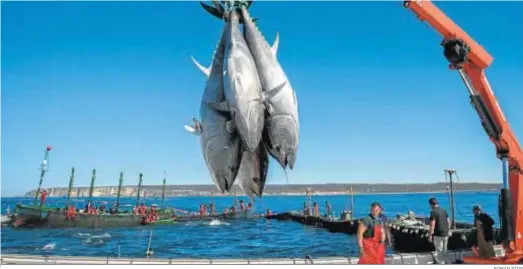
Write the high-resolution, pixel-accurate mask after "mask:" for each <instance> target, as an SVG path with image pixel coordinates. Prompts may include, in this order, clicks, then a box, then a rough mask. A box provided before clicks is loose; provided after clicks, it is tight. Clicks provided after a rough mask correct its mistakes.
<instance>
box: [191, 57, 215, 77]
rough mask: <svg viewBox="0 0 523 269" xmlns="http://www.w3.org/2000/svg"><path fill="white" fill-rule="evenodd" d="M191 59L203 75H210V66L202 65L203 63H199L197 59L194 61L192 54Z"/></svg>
mask: <svg viewBox="0 0 523 269" xmlns="http://www.w3.org/2000/svg"><path fill="white" fill-rule="evenodd" d="M191 60H192V62H193V63H194V64H195V65H196V67H198V69H200V71H202V72H203V73H204V74H205V76H207V78H209V76H210V75H211V67H203V65H201V64H200V63H199V62H198V61H196V59H194V57H192V56H191Z"/></svg>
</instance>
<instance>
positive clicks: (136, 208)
mask: <svg viewBox="0 0 523 269" xmlns="http://www.w3.org/2000/svg"><path fill="white" fill-rule="evenodd" d="M133 214H135V215H138V207H137V206H136V205H135V206H134V207H133Z"/></svg>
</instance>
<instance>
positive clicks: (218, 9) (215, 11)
mask: <svg viewBox="0 0 523 269" xmlns="http://www.w3.org/2000/svg"><path fill="white" fill-rule="evenodd" d="M213 4H214V6H215V7H211V6H209V5H207V4H205V3H204V2H200V5H201V6H202V7H203V9H205V11H207V12H209V13H210V14H211V15H213V16H215V17H217V18H218V19H220V20H221V19H223V18H224V16H223V15H224V9H223V7H222V6H221V5H220V4H219V3H217V2H216V1H213Z"/></svg>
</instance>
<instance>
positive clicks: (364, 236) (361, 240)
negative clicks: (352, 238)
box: [358, 202, 386, 264]
mask: <svg viewBox="0 0 523 269" xmlns="http://www.w3.org/2000/svg"><path fill="white" fill-rule="evenodd" d="M380 211H381V206H380V204H378V203H376V202H374V203H372V204H371V205H370V214H369V215H368V216H367V217H365V218H364V219H362V221H361V222H360V224H359V225H358V248H359V252H360V259H359V261H358V264H385V239H386V238H385V230H384V229H383V223H382V222H381V219H380V218H379V214H380Z"/></svg>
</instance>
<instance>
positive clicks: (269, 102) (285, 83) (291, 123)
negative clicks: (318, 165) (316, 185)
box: [240, 5, 299, 169]
mask: <svg viewBox="0 0 523 269" xmlns="http://www.w3.org/2000/svg"><path fill="white" fill-rule="evenodd" d="M240 6H241V14H242V18H243V21H244V29H243V30H244V36H245V40H246V42H247V45H248V46H249V49H250V51H251V54H252V56H253V58H254V61H255V62H256V67H257V70H258V74H259V77H260V81H261V84H262V88H263V91H264V96H265V98H264V99H265V106H266V109H267V114H268V117H267V118H266V119H265V129H264V133H263V141H264V142H265V145H266V147H267V149H268V150H269V153H270V154H271V155H272V156H273V157H274V158H276V159H277V160H278V162H279V163H280V164H281V166H282V167H283V168H284V169H285V168H286V166H287V165H288V166H289V167H290V168H291V169H292V168H293V167H294V163H295V161H296V154H297V151H298V140H299V121H298V101H297V99H296V93H295V92H294V90H293V89H292V86H291V83H290V82H289V80H288V79H287V76H286V75H285V72H284V71H283V69H282V68H281V66H280V63H279V62H278V59H277V57H276V53H277V51H278V44H279V34H277V35H276V40H275V42H274V45H273V46H272V48H271V47H270V46H269V44H268V43H267V41H266V40H265V38H264V37H263V35H262V34H261V32H260V31H259V30H258V28H257V27H256V25H255V24H254V23H253V22H252V19H251V17H250V15H249V12H248V11H247V8H246V7H245V5H240Z"/></svg>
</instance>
